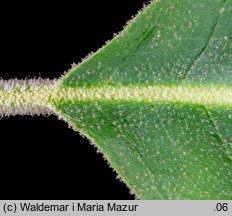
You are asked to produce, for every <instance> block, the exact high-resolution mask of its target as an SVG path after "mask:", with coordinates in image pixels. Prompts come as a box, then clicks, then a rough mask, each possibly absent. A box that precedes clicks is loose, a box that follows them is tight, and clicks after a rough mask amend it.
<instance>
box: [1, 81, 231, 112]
mask: <svg viewBox="0 0 232 216" xmlns="http://www.w3.org/2000/svg"><path fill="white" fill-rule="evenodd" d="M70 101H72V102H84V101H105V102H114V101H125V102H145V103H176V104H199V105H204V106H214V107H215V106H216V107H220V106H225V107H231V108H232V88H231V87H230V86H226V85H224V86H218V85H216V86H214V85H208V86H196V85H183V84H180V85H170V86H168V85H152V86H129V87H125V86H121V87H112V86H102V87H92V88H68V87H61V86H60V85H57V84H55V85H54V84H53V85H41V86H33V85H31V86H29V87H28V88H25V86H24V87H23V88H21V87H20V86H17V87H11V88H1V89H0V114H2V115H3V114H4V112H9V114H11V113H12V112H15V114H20V113H22V114H24V112H25V113H29V114H30V113H31V114H33V113H34V112H36V113H38V112H40V109H45V108H51V107H52V105H53V104H58V103H65V102H70ZM44 112H45V111H44Z"/></svg>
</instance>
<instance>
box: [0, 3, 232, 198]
mask: <svg viewBox="0 0 232 216" xmlns="http://www.w3.org/2000/svg"><path fill="white" fill-rule="evenodd" d="M231 84H232V1H231V0H160V1H153V2H152V3H151V4H150V5H149V6H148V7H146V8H145V9H144V10H143V11H141V12H140V13H139V14H138V15H137V16H136V18H135V19H133V20H132V21H131V22H130V24H129V25H128V26H127V27H126V28H125V29H124V30H123V31H122V33H120V34H119V35H118V36H116V37H115V38H114V39H113V40H112V41H111V42H109V43H108V44H107V45H106V46H104V47H103V48H102V49H100V50H99V51H98V52H96V53H95V54H94V55H93V56H91V57H89V58H88V59H87V60H85V61H83V62H82V63H81V64H79V65H78V66H76V67H74V68H72V69H71V70H70V71H69V73H67V74H66V75H65V76H64V77H62V78H61V79H60V80H58V82H56V83H55V84H51V83H44V84H43V85H41V84H40V85H39V87H31V86H34V84H33V83H32V84H28V85H27V84H24V87H25V86H26V87H27V88H24V90H22V89H20V90H19V87H17V85H13V87H12V86H11V87H10V88H9V87H6V86H4V85H6V84H1V83H0V91H1V94H2V95H5V98H7V97H8V94H10V95H12V94H13V95H14V96H15V97H13V99H11V101H12V100H13V101H15V102H14V103H13V104H14V106H13V105H9V104H10V102H9V103H8V102H6V101H5V99H1V98H0V104H3V103H4V101H5V104H8V105H5V106H3V108H4V109H5V110H9V107H11V109H14V110H15V109H16V108H17V109H18V110H20V111H19V112H22V113H23V111H22V110H23V108H21V107H22V106H23V107H26V108H27V109H28V110H29V112H33V111H31V110H33V109H34V106H37V109H36V113H38V112H41V110H40V107H39V106H38V105H40V106H43V107H48V108H49V109H51V110H53V111H55V112H56V113H57V114H58V116H60V117H62V118H63V119H64V120H66V121H67V122H68V123H69V124H70V125H71V126H72V127H73V128H74V129H75V130H77V131H79V132H80V133H82V134H83V135H85V136H86V137H87V138H88V139H89V140H90V141H91V142H93V143H94V144H95V145H96V146H97V147H98V149H99V150H100V151H101V152H102V153H103V155H104V156H105V157H106V158H107V160H108V161H109V163H110V165H111V166H112V167H113V168H114V169H115V170H116V172H117V173H118V174H119V176H120V177H121V178H122V180H123V181H124V182H125V183H126V184H127V186H128V187H129V188H130V189H131V191H132V192H133V193H134V194H135V195H136V196H137V197H138V198H140V199H231V198H232V87H231V86H232V85H231ZM2 85H3V86H4V87H2ZM8 85H9V84H8ZM9 89H10V90H9ZM25 89H26V90H25ZM9 91H11V93H9ZM12 92H13V93H12ZM18 94H21V96H20V98H21V100H20V101H19V100H18V99H17V98H18V97H16V96H17V95H18ZM3 98H4V97H3ZM12 107H13V108H12ZM15 107H16V108H15ZM38 107H39V108H38ZM3 108H2V109H3ZM24 109H25V108H24ZM8 112H9V113H10V111H8ZM14 112H15V111H14ZM27 112H28V111H27ZM27 112H26V113H27ZM0 114H1V112H0Z"/></svg>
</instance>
